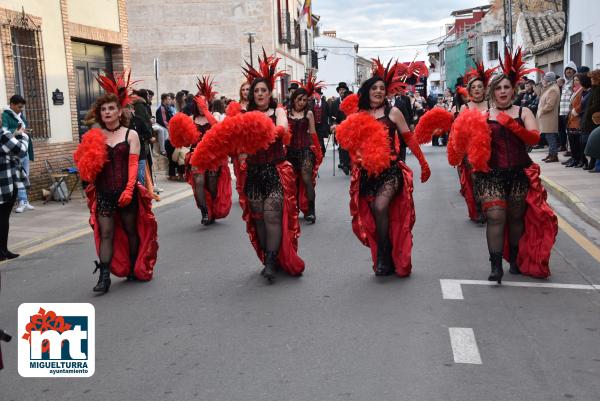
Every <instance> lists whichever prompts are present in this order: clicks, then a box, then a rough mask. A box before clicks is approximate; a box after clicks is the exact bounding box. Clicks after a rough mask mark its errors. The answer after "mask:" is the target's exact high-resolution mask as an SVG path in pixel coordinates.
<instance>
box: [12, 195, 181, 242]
mask: <svg viewBox="0 0 600 401" xmlns="http://www.w3.org/2000/svg"><path fill="white" fill-rule="evenodd" d="M186 191H189V192H190V195H191V194H192V192H191V190H190V188H189V186H188V185H186V188H182V189H180V190H177V191H175V192H172V193H170V194H169V195H168V196H165V197H161V202H157V203H154V204H153V207H152V209H156V208H159V207H160V206H161V203H162V202H165V201H167V200H169V199H171V198H173V197H175V196H178V195H181V194H183V193H184V192H186ZM168 203H169V202H167V204H168ZM88 230H89V232H91V231H92V229H91V227H90V223H89V221H88V219H87V218H86V220H85V222H82V223H77V224H73V225H71V226H68V227H65V228H63V229H62V230H57V231H55V232H53V233H50V234H47V235H45V236H43V237H40V238H35V239H32V240H28V241H22V242H19V243H17V244H14V245H13V246H11V248H13V250H14V251H15V252H16V253H29V252H27V251H28V250H31V249H32V248H35V247H38V246H39V245H41V244H43V243H45V242H47V241H51V240H55V239H57V238H59V237H63V236H67V237H70V236H73V235H74V237H75V238H76V237H78V236H79V234H80V233H81V232H87V231H88Z"/></svg>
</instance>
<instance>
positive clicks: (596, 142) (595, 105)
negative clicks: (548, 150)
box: [582, 70, 600, 173]
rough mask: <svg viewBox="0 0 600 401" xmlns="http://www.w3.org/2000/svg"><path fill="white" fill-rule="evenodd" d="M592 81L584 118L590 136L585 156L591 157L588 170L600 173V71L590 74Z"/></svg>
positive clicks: (585, 131) (584, 126) (586, 130)
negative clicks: (599, 127)
mask: <svg viewBox="0 0 600 401" xmlns="http://www.w3.org/2000/svg"><path fill="white" fill-rule="evenodd" d="M588 75H589V77H590V78H591V81H592V89H591V91H590V93H589V94H588V99H586V101H587V105H586V109H585V115H584V117H583V125H582V128H583V133H584V134H589V139H588V140H587V144H586V147H585V154H586V155H588V156H590V162H589V163H588V168H587V170H588V171H589V172H590V173H600V157H599V156H600V130H599V129H597V128H598V126H599V125H600V70H594V71H591V72H589V73H588Z"/></svg>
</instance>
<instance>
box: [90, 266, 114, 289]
mask: <svg viewBox="0 0 600 401" xmlns="http://www.w3.org/2000/svg"><path fill="white" fill-rule="evenodd" d="M94 263H95V264H96V269H94V273H96V270H98V269H100V276H99V277H98V284H96V286H95V287H94V292H103V293H107V292H108V289H109V288H110V265H109V264H108V263H98V262H94Z"/></svg>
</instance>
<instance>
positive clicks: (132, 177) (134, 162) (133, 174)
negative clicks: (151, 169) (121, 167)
mask: <svg viewBox="0 0 600 401" xmlns="http://www.w3.org/2000/svg"><path fill="white" fill-rule="evenodd" d="M139 159H140V155H136V154H134V153H130V154H129V165H128V166H129V167H128V169H127V186H126V187H125V190H123V192H122V193H121V196H120V197H119V207H125V206H127V205H129V204H130V203H131V199H132V198H133V189H134V188H135V183H136V181H137V175H138V161H139Z"/></svg>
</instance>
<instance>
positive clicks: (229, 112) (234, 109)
mask: <svg viewBox="0 0 600 401" xmlns="http://www.w3.org/2000/svg"><path fill="white" fill-rule="evenodd" d="M241 112H242V105H241V104H239V103H238V102H235V101H231V102H229V104H228V105H227V108H226V109H225V115H226V116H227V117H233V116H236V115H238V114H240V113H241Z"/></svg>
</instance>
